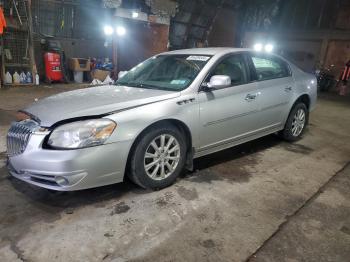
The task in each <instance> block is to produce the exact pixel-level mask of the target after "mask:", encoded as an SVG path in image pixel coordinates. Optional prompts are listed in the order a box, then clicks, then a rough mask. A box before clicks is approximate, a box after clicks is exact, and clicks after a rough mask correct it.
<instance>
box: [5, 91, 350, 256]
mask: <svg viewBox="0 0 350 262" xmlns="http://www.w3.org/2000/svg"><path fill="white" fill-rule="evenodd" d="M70 88H74V87H69V88H66V87H62V86H61V87H57V88H51V89H48V88H45V87H37V88H16V89H12V90H5V91H3V90H2V91H1V90H0V132H1V137H0V152H2V153H0V257H1V259H0V260H1V261H21V260H22V261H289V262H292V261H349V258H350V190H349V188H350V165H349V164H348V163H349V160H350V103H349V102H348V101H349V99H348V98H343V99H342V100H340V99H338V98H337V99H336V98H333V97H328V98H321V99H320V101H319V103H318V107H317V109H316V110H315V111H314V112H313V113H312V115H311V120H310V126H309V129H308V131H307V132H306V134H305V137H304V138H303V139H302V140H301V141H300V142H298V143H294V144H289V143H286V142H283V141H281V140H279V139H278V138H277V137H275V136H268V137H265V138H262V139H259V140H257V141H253V142H250V143H247V144H244V145H242V146H239V147H236V148H232V149H229V150H225V151H223V152H220V153H217V154H214V155H211V156H207V157H203V158H201V159H198V160H196V162H195V168H196V171H195V172H193V173H185V174H184V175H183V176H182V177H181V178H180V179H178V181H177V183H176V184H175V185H173V186H171V187H169V188H166V189H164V190H160V191H157V192H151V191H145V190H142V189H140V188H138V187H137V186H135V185H133V184H131V183H130V182H124V183H122V184H117V185H112V186H106V187H102V188H97V189H92V190H85V191H79V192H69V193H60V192H50V191H47V190H44V189H39V188H35V187H32V186H29V185H27V184H25V183H22V182H20V181H17V180H16V179H13V178H11V177H9V176H8V174H7V172H6V168H5V153H4V151H5V147H4V143H5V131H6V129H7V128H8V125H9V123H10V122H11V119H12V117H13V114H14V112H15V110H17V109H20V108H21V107H23V106H24V105H26V104H28V103H31V102H32V101H33V100H34V99H35V98H39V97H42V96H46V95H49V94H52V93H56V92H62V91H63V90H67V89H70Z"/></svg>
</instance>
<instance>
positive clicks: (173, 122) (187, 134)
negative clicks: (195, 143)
mask: <svg viewBox="0 0 350 262" xmlns="http://www.w3.org/2000/svg"><path fill="white" fill-rule="evenodd" d="M164 124H165V125H170V126H173V127H175V128H177V129H179V131H180V132H181V133H182V134H183V136H184V139H185V142H186V146H187V152H186V154H187V156H186V166H187V167H189V166H191V165H192V158H193V150H192V133H191V131H190V129H189V127H188V126H187V125H186V124H185V123H184V122H183V121H181V120H178V119H174V118H167V119H161V120H158V121H156V122H154V123H152V124H150V125H148V126H147V127H145V128H144V129H143V130H142V131H141V132H140V133H139V134H138V135H137V136H136V138H135V139H134V141H133V143H132V145H131V147H130V150H129V153H128V158H127V163H126V166H125V172H124V177H125V175H126V174H127V172H128V169H129V168H130V159H131V156H132V154H133V152H134V150H135V147H136V145H137V143H138V142H139V141H140V139H141V137H142V136H143V134H145V133H146V132H147V131H148V130H149V129H150V128H153V127H155V126H159V125H164Z"/></svg>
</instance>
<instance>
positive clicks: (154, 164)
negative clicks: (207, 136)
mask: <svg viewBox="0 0 350 262" xmlns="http://www.w3.org/2000/svg"><path fill="white" fill-rule="evenodd" d="M185 155H186V143H185V140H184V138H183V135H182V133H181V132H180V131H179V130H178V129H177V128H176V127H173V126H172V125H169V126H168V125H159V126H155V127H152V128H150V129H149V130H148V131H146V132H145V134H144V135H143V136H142V137H141V138H140V139H139V140H138V141H137V143H136V145H135V147H134V149H133V152H132V155H131V159H130V172H129V177H130V178H131V180H132V181H133V182H135V183H136V184H138V185H139V186H141V187H143V188H149V189H161V188H164V187H167V186H169V185H171V184H173V183H174V182H175V180H176V178H177V177H178V175H179V174H180V172H181V171H182V169H183V167H184V165H185V159H186V157H185Z"/></svg>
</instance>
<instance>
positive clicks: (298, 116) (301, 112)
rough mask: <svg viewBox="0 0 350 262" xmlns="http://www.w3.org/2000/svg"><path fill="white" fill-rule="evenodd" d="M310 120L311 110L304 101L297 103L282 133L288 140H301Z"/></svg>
mask: <svg viewBox="0 0 350 262" xmlns="http://www.w3.org/2000/svg"><path fill="white" fill-rule="evenodd" d="M308 121H309V111H308V109H307V107H306V105H305V104H304V103H298V104H296V105H295V106H294V107H293V108H292V110H291V112H290V114H289V116H288V119H287V122H286V125H285V127H284V129H283V130H282V132H281V134H282V137H283V138H284V139H286V140H287V141H292V142H293V141H297V140H299V139H300V138H301V137H302V135H303V133H304V131H305V128H306V125H307V123H308Z"/></svg>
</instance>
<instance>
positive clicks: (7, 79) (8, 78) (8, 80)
mask: <svg viewBox="0 0 350 262" xmlns="http://www.w3.org/2000/svg"><path fill="white" fill-rule="evenodd" d="M5 84H12V75H11V74H10V73H9V72H8V71H7V72H6V74H5Z"/></svg>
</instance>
